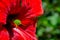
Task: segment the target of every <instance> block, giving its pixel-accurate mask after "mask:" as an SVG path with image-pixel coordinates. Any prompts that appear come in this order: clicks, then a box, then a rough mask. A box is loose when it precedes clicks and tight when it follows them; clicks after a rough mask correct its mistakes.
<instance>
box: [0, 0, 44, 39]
mask: <svg viewBox="0 0 60 40" xmlns="http://www.w3.org/2000/svg"><path fill="white" fill-rule="evenodd" d="M42 13H43V9H42V2H41V0H24V1H23V0H1V1H0V40H37V39H36V36H35V31H36V29H35V28H36V26H35V25H36V20H37V19H36V17H38V16H40V15H42ZM14 20H20V21H21V22H20V23H21V24H19V23H18V24H19V25H18V24H16V23H14ZM16 27H17V28H16Z"/></svg>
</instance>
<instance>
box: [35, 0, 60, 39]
mask: <svg viewBox="0 0 60 40" xmlns="http://www.w3.org/2000/svg"><path fill="white" fill-rule="evenodd" d="M42 3H43V8H44V15H42V16H40V17H38V23H37V32H36V34H37V37H38V40H60V0H42Z"/></svg>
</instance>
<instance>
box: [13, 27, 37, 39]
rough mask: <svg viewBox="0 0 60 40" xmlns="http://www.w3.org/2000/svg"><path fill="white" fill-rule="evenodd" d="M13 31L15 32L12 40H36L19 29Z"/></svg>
mask: <svg viewBox="0 0 60 40" xmlns="http://www.w3.org/2000/svg"><path fill="white" fill-rule="evenodd" d="M13 30H14V31H15V32H14V37H13V38H12V39H13V40H28V39H29V40H37V39H36V37H33V36H32V35H30V34H29V33H27V32H26V31H24V30H22V29H21V28H14V29H13Z"/></svg>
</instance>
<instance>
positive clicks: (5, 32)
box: [0, 28, 9, 40]
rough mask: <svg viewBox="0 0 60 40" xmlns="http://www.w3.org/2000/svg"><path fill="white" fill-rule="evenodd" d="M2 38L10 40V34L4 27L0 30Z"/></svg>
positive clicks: (2, 39)
mask: <svg viewBox="0 0 60 40" xmlns="http://www.w3.org/2000/svg"><path fill="white" fill-rule="evenodd" d="M0 40H9V34H8V32H7V30H6V29H4V28H3V29H2V30H0Z"/></svg>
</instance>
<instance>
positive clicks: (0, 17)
mask: <svg viewBox="0 0 60 40" xmlns="http://www.w3.org/2000/svg"><path fill="white" fill-rule="evenodd" d="M6 18H7V9H6V6H5V5H4V4H3V3H1V2H0V23H3V24H6Z"/></svg>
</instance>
